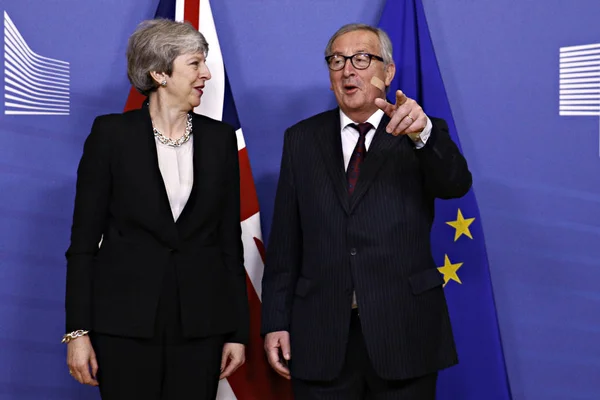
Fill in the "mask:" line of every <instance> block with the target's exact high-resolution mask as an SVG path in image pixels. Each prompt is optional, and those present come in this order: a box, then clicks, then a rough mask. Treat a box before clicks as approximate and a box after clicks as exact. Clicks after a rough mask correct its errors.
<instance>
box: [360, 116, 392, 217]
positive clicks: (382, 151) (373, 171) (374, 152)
mask: <svg viewBox="0 0 600 400" xmlns="http://www.w3.org/2000/svg"><path fill="white" fill-rule="evenodd" d="M389 121H390V118H389V117H388V116H387V115H384V116H383V118H382V119H381V122H380V123H379V126H378V127H377V131H375V136H374V137H373V141H372V142H371V145H370V146H369V150H368V151H367V158H366V159H365V161H364V162H363V163H362V165H361V168H360V176H359V178H358V182H357V184H356V189H354V193H353V194H352V197H350V212H352V210H353V209H354V207H356V205H357V204H358V202H359V201H360V199H361V198H362V197H363V196H364V194H365V193H366V192H367V190H368V189H369V187H370V186H371V184H372V183H373V181H374V180H375V177H376V176H377V173H378V172H379V169H380V168H381V166H382V165H383V164H384V163H385V160H386V159H387V157H388V156H389V155H390V153H392V151H391V150H392V148H393V147H395V146H398V145H399V144H400V143H401V142H402V139H403V138H404V137H403V136H394V135H391V134H389V133H387V132H386V131H385V128H386V126H387V124H388V122H389Z"/></svg>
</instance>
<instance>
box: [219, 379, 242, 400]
mask: <svg viewBox="0 0 600 400" xmlns="http://www.w3.org/2000/svg"><path fill="white" fill-rule="evenodd" d="M216 400H237V397H235V393H233V389H232V388H231V385H230V384H229V382H228V381H227V379H221V380H220V381H219V391H218V392H217V399H216Z"/></svg>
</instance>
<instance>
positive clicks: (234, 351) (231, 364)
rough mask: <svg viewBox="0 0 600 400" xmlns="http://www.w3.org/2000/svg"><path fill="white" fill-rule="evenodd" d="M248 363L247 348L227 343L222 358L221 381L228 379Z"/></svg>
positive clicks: (238, 344)
mask: <svg viewBox="0 0 600 400" xmlns="http://www.w3.org/2000/svg"><path fill="white" fill-rule="evenodd" d="M245 361H246V347H245V346H244V345H243V344H240V343H225V345H224V346H223V355H222V356H221V375H220V376H219V379H223V378H227V377H229V376H231V374H233V373H234V372H235V370H236V369H238V368H239V367H241V366H242V365H243V364H244V362H245Z"/></svg>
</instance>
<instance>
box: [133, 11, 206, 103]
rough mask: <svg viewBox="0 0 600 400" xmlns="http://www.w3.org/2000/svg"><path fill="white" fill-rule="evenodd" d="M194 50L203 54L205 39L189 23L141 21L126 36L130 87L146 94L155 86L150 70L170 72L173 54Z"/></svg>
mask: <svg viewBox="0 0 600 400" xmlns="http://www.w3.org/2000/svg"><path fill="white" fill-rule="evenodd" d="M194 53H203V54H204V56H206V55H207V54H208V43H207V42H206V39H205V38H204V35H202V34H201V33H200V32H198V31H197V30H196V29H195V28H194V27H193V26H192V25H190V24H189V23H187V22H175V21H172V20H169V19H161V18H159V19H152V20H148V21H143V22H142V23H141V24H139V25H138V27H137V28H136V30H135V32H133V34H132V35H131V36H130V37H129V43H128V44H127V76H128V77H129V81H130V82H131V84H132V85H133V87H135V88H136V90H137V91H138V92H140V93H141V94H143V95H145V96H147V95H148V94H149V93H151V92H153V91H154V90H156V88H157V87H158V84H157V82H156V81H155V80H154V79H152V76H151V75H150V72H152V71H156V72H160V73H165V74H167V75H168V76H171V74H172V73H173V61H174V60H175V58H177V57H178V56H180V55H182V54H194Z"/></svg>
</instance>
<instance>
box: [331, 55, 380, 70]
mask: <svg viewBox="0 0 600 400" xmlns="http://www.w3.org/2000/svg"><path fill="white" fill-rule="evenodd" d="M359 55H361V56H367V57H369V65H367V66H366V67H364V68H358V67H357V66H356V65H354V57H356V56H359ZM333 57H342V58H343V59H344V63H343V64H341V65H342V67H341V68H340V69H332V68H331V64H330V63H329V60H331V58H333ZM348 59H350V64H352V66H353V67H354V68H356V69H358V70H361V71H364V70H365V69H367V68H369V67H370V66H371V62H372V61H373V59H375V60H377V61H381V62H383V57H381V56H376V55H375V54H371V53H365V52H360V53H356V54H352V55H351V56H345V55H343V54H332V55H330V56H326V57H325V62H326V63H327V68H329V69H330V70H331V71H341V70H343V69H344V68H345V67H346V62H347V61H348Z"/></svg>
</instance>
